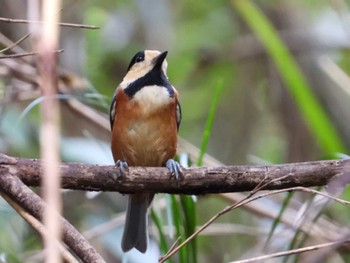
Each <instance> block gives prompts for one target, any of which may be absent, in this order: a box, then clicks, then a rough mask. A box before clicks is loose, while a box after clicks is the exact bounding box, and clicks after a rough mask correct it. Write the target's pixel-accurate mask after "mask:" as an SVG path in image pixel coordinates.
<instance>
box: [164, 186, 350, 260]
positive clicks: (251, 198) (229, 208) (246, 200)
mask: <svg viewBox="0 0 350 263" xmlns="http://www.w3.org/2000/svg"><path fill="white" fill-rule="evenodd" d="M263 186H264V187H265V186H266V185H263ZM257 191H259V188H256V189H254V190H253V191H251V193H250V194H249V195H248V196H247V197H245V198H244V199H242V200H241V201H238V202H236V203H234V204H233V205H230V206H227V207H225V208H224V209H222V210H221V211H219V212H218V213H217V214H215V215H214V216H213V217H212V218H210V219H209V220H208V221H207V222H206V223H205V224H203V225H202V226H201V227H200V228H198V229H197V230H196V231H195V232H194V233H193V234H192V235H191V236H189V237H188V238H187V239H186V240H185V241H184V242H182V243H181V244H180V245H179V246H177V247H176V248H174V249H173V250H172V251H168V253H167V254H166V255H165V256H163V257H161V258H160V259H159V263H163V262H165V261H166V260H167V259H169V258H170V257H172V256H173V255H174V254H175V253H176V252H177V251H179V250H180V249H181V248H182V247H184V246H185V245H186V244H187V243H188V242H190V241H191V240H192V239H193V238H194V237H196V236H197V235H198V234H199V233H201V232H202V231H203V230H204V229H206V228H207V227H208V226H209V225H210V224H211V223H213V222H214V221H215V220H216V219H218V218H219V217H220V216H222V215H224V214H226V213H228V212H230V211H232V210H234V209H236V208H239V207H241V206H243V205H245V204H247V203H250V202H253V201H255V200H257V199H260V198H263V197H266V196H270V195H275V194H279V193H284V192H289V191H301V192H307V193H314V194H319V195H322V196H325V197H327V198H330V199H332V200H334V201H336V202H339V203H341V204H343V205H350V202H349V201H346V200H343V199H340V198H337V197H334V196H331V195H329V194H326V193H322V192H320V191H317V190H313V189H309V188H305V187H292V188H288V189H281V190H275V191H272V192H267V193H263V194H260V195H257V196H253V195H254V194H255V193H256V192H257Z"/></svg>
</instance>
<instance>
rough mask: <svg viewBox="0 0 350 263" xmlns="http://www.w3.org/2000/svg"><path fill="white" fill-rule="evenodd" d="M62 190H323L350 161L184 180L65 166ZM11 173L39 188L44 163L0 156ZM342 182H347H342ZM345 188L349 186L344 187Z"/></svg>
mask: <svg viewBox="0 0 350 263" xmlns="http://www.w3.org/2000/svg"><path fill="white" fill-rule="evenodd" d="M60 167H61V176H62V188H65V189H75V190H89V191H118V192H121V193H133V192H139V191H146V192H156V193H177V194H206V193H225V192H243V191H251V190H253V189H254V188H255V187H256V186H257V185H259V184H260V185H261V183H268V182H270V181H271V183H269V184H267V185H266V187H265V188H264V189H265V190H274V189H284V188H289V187H296V186H304V187H311V186H323V185H327V184H328V183H329V181H330V180H331V179H333V178H335V177H336V178H339V177H340V176H342V175H344V174H345V175H349V174H350V160H330V161H316V162H304V163H292V164H280V165H265V166H223V167H199V168H188V169H184V168H183V179H181V180H176V179H174V178H171V177H170V174H169V171H168V170H167V169H166V168H161V167H130V168H129V173H127V174H126V176H125V177H121V176H120V173H119V170H118V169H117V168H116V167H115V166H97V165H89V164H83V163H61V165H60ZM5 173H9V174H11V175H13V176H17V177H19V178H20V179H21V180H22V181H23V182H24V183H25V184H27V185H28V186H39V185H40V175H41V173H42V165H41V161H40V160H37V159H25V158H14V157H9V156H6V155H3V154H0V177H1V176H3V174H5ZM340 181H341V182H342V181H343V180H340ZM344 183H346V182H344Z"/></svg>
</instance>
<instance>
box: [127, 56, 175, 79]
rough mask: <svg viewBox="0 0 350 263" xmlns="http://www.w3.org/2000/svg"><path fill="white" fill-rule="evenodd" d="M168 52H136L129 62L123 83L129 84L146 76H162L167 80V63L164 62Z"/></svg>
mask: <svg viewBox="0 0 350 263" xmlns="http://www.w3.org/2000/svg"><path fill="white" fill-rule="evenodd" d="M167 54H168V51H164V52H162V53H161V52H159V51H157V50H143V51H140V52H138V53H137V54H136V55H135V56H134V57H133V58H132V60H131V62H130V64H129V67H128V70H127V73H126V76H125V77H124V79H123V82H125V83H127V84H129V83H131V82H134V81H135V80H137V79H139V78H142V77H144V76H145V75H146V74H150V73H154V74H152V75H159V77H160V76H161V75H164V76H165V78H167V74H166V71H167V67H168V63H167V61H166V60H165V58H166V56H167Z"/></svg>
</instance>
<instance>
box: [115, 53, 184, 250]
mask: <svg viewBox="0 0 350 263" xmlns="http://www.w3.org/2000/svg"><path fill="white" fill-rule="evenodd" d="M167 53H168V52H167V51H165V52H162V53H161V52H159V51H156V50H144V51H140V52H138V53H137V54H136V55H135V56H134V57H133V59H132V60H131V62H130V64H129V67H128V69H127V73H126V76H125V77H124V79H123V81H122V82H121V83H120V84H119V86H118V87H117V89H116V91H115V94H114V96H113V100H112V105H111V109H110V122H111V129H112V153H113V158H114V161H115V162H116V165H117V166H118V167H119V168H120V169H121V172H122V173H124V172H125V170H126V169H127V168H128V165H130V166H148V167H160V166H166V167H168V169H169V170H170V173H171V175H172V176H175V177H176V178H179V176H180V175H181V169H180V166H179V164H178V163H177V162H175V161H174V160H173V159H172V158H174V156H175V154H176V146H177V133H178V129H179V125H180V122H181V108H180V104H179V101H178V93H177V91H176V89H175V88H174V87H173V86H172V85H171V84H170V83H169V81H168V77H167V73H166V71H167V65H168V64H167V62H166V60H165V58H166V56H167ZM153 196H154V194H152V193H144V192H143V193H135V194H130V195H129V200H128V208H127V214H126V222H125V227H124V234H123V238H122V249H123V251H124V252H126V251H128V250H130V249H132V248H136V249H138V250H139V251H140V252H142V253H144V252H145V251H146V250H147V243H148V231H147V210H148V206H149V205H150V203H151V201H152V199H153Z"/></svg>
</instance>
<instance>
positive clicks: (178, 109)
mask: <svg viewBox="0 0 350 263" xmlns="http://www.w3.org/2000/svg"><path fill="white" fill-rule="evenodd" d="M181 118H182V112H181V105H180V102H179V101H177V102H176V123H177V130H179V127H180V123H181Z"/></svg>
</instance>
